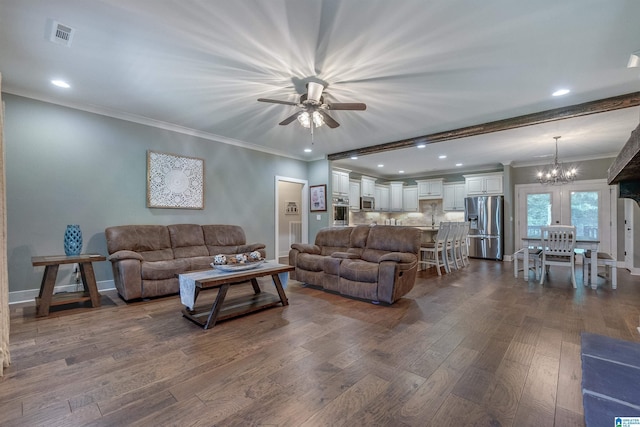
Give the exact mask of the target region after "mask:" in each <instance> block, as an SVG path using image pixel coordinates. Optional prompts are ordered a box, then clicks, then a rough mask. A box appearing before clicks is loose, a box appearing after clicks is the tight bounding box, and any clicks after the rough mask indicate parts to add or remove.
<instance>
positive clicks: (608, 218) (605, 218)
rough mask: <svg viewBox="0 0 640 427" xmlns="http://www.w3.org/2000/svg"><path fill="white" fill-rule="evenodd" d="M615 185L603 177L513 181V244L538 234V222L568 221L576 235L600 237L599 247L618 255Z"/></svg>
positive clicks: (562, 222) (544, 223)
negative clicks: (559, 182)
mask: <svg viewBox="0 0 640 427" xmlns="http://www.w3.org/2000/svg"><path fill="white" fill-rule="evenodd" d="M614 189H615V187H613V186H609V185H608V184H607V182H606V180H589V181H577V182H574V183H571V184H565V185H560V186H543V185H540V184H521V185H516V187H515V190H516V191H515V192H516V198H517V200H516V203H517V209H516V230H515V242H514V243H515V245H514V247H516V248H519V247H520V246H521V245H520V242H521V239H522V238H523V237H539V235H540V226H543V225H554V224H570V225H574V226H575V227H576V234H577V238H579V239H581V238H585V239H596V240H599V241H600V244H599V248H598V250H599V251H600V252H606V253H608V254H611V255H612V256H613V257H614V259H617V258H616V256H617V254H616V252H617V233H616V211H615V209H616V203H615V201H616V199H615V197H613V194H614Z"/></svg>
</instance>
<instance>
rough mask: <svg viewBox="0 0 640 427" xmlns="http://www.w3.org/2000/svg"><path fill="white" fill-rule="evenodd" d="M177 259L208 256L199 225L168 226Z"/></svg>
mask: <svg viewBox="0 0 640 427" xmlns="http://www.w3.org/2000/svg"><path fill="white" fill-rule="evenodd" d="M167 228H168V229H169V236H170V237H171V247H172V248H173V256H174V257H175V258H192V257H199V256H208V255H209V251H208V250H207V247H206V246H205V244H204V233H203V231H202V226H201V225H199V224H173V225H169V226H167Z"/></svg>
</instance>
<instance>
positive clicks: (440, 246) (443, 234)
mask: <svg viewBox="0 0 640 427" xmlns="http://www.w3.org/2000/svg"><path fill="white" fill-rule="evenodd" d="M448 234H449V225H448V224H445V223H442V222H441V223H440V227H439V228H438V234H437V235H436V238H435V242H430V243H423V244H422V247H421V248H420V254H421V260H420V261H419V263H420V264H422V265H426V266H432V265H433V266H435V267H436V270H437V271H438V276H442V273H441V272H440V267H444V271H445V272H446V273H450V272H451V271H450V270H449V266H448V265H447V264H446V259H447V247H446V242H447V235H448Z"/></svg>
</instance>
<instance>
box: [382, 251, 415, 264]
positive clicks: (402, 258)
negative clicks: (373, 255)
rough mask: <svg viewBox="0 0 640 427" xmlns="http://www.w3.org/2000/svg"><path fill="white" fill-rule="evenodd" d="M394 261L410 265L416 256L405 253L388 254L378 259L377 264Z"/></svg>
mask: <svg viewBox="0 0 640 427" xmlns="http://www.w3.org/2000/svg"><path fill="white" fill-rule="evenodd" d="M383 261H395V262H402V263H411V262H415V261H416V255H415V254H410V253H407V252H389V253H387V254H384V255H382V256H381V257H380V260H379V262H383Z"/></svg>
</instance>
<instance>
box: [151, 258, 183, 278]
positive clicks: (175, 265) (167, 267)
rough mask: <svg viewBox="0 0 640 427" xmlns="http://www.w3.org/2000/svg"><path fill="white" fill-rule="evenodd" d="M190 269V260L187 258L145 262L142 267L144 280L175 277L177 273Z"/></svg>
mask: <svg viewBox="0 0 640 427" xmlns="http://www.w3.org/2000/svg"><path fill="white" fill-rule="evenodd" d="M188 270H189V260H188V259H186V258H181V259H173V260H168V261H154V262H143V263H142V268H141V275H142V280H162V279H174V278H175V277H176V274H180V273H184V272H185V271H188Z"/></svg>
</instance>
